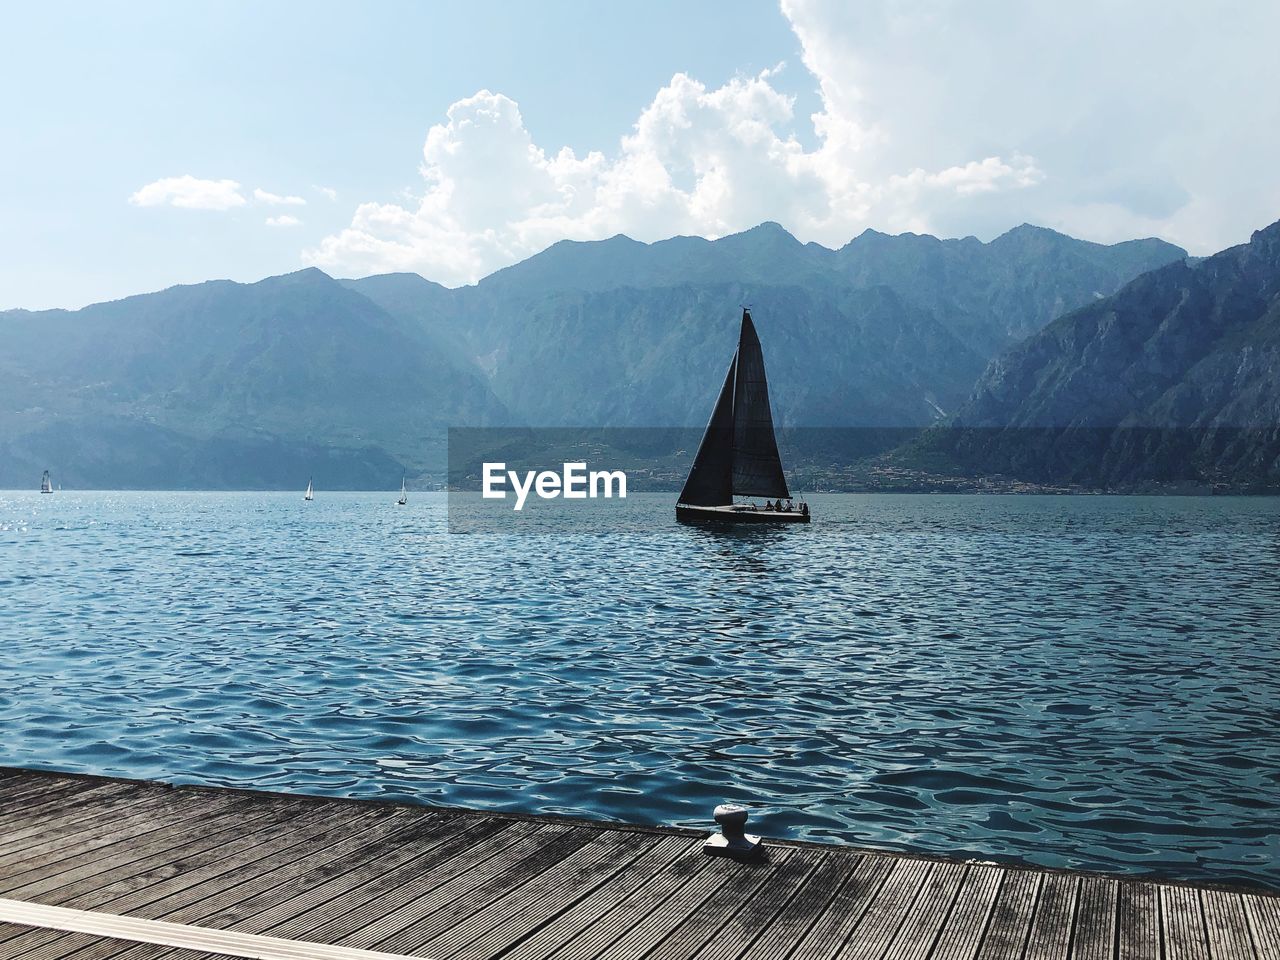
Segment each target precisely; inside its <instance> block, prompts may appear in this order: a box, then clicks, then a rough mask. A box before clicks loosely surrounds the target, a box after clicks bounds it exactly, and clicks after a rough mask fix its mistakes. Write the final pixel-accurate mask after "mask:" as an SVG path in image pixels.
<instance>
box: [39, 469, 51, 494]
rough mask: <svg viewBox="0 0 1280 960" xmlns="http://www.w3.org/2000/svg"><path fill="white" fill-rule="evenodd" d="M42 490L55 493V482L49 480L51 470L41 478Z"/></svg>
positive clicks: (42, 491)
mask: <svg viewBox="0 0 1280 960" xmlns="http://www.w3.org/2000/svg"><path fill="white" fill-rule="evenodd" d="M40 492H41V493H53V484H52V483H50V482H49V471H48V470H46V471H45V472H44V476H43V477H41V478H40Z"/></svg>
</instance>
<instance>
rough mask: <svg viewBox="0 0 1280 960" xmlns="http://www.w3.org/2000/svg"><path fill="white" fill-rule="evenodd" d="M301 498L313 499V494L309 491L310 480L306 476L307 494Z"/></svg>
mask: <svg viewBox="0 0 1280 960" xmlns="http://www.w3.org/2000/svg"><path fill="white" fill-rule="evenodd" d="M302 499H303V500H314V499H315V496H314V495H313V494H312V493H311V480H310V479H309V478H308V480H307V494H306V496H304V497H303V498H302Z"/></svg>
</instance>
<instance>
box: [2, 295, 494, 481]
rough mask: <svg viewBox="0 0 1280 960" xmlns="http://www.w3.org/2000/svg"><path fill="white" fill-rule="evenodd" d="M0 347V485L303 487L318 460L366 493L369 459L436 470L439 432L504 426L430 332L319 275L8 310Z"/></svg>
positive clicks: (386, 469) (485, 394) (483, 392)
mask: <svg viewBox="0 0 1280 960" xmlns="http://www.w3.org/2000/svg"><path fill="white" fill-rule="evenodd" d="M0 336H2V337H3V342H4V345H5V350H4V351H3V353H0V444H2V446H0V450H2V451H3V454H4V456H3V460H2V461H0V482H4V483H23V485H26V484H28V483H29V480H28V477H29V475H30V473H31V470H32V469H37V472H38V469H43V467H44V466H50V467H55V466H56V467H58V468H59V469H58V473H59V476H60V477H61V478H62V479H63V480H64V481H66V482H68V483H71V484H74V485H77V486H80V485H86V484H94V485H98V484H101V485H116V484H119V485H127V486H173V485H178V486H188V485H192V486H236V485H241V484H265V485H271V486H274V485H278V484H280V483H291V484H293V485H299V484H303V483H305V481H306V473H307V472H309V471H308V470H307V468H306V465H307V464H308V463H310V464H313V465H314V464H316V463H323V464H326V465H327V468H328V471H327V472H328V475H329V476H328V478H327V479H330V481H331V482H335V478H337V477H341V478H343V480H342V481H336V482H346V483H366V484H367V483H369V482H370V481H371V480H372V477H371V476H369V472H368V470H366V467H368V466H369V465H371V464H373V465H376V467H377V469H378V470H379V471H380V472H381V473H385V474H398V473H399V472H400V470H401V464H403V465H405V466H406V467H407V468H409V469H413V468H415V467H417V466H418V465H419V464H420V463H422V462H424V461H427V460H431V461H434V460H436V459H438V456H439V448H440V433H441V431H442V430H443V428H444V427H446V426H447V425H448V424H450V423H454V422H457V421H458V420H459V419H463V420H465V421H467V422H476V423H488V422H491V421H493V420H495V419H496V420H498V421H502V420H504V419H506V417H507V413H506V411H505V410H504V409H503V407H502V405H501V404H500V403H499V402H498V401H497V400H496V399H495V398H494V397H493V395H492V393H491V391H490V390H489V389H488V387H487V386H486V385H485V383H484V382H483V379H482V378H481V377H480V376H479V375H478V374H477V373H476V372H474V371H473V370H470V369H468V368H467V367H466V366H464V365H459V364H458V363H456V362H455V361H453V360H451V359H450V358H449V355H448V350H447V349H446V348H444V347H442V346H439V345H436V344H434V343H433V342H432V339H431V337H430V335H429V334H428V333H426V332H424V331H423V330H421V329H420V328H419V327H416V326H407V325H405V324H404V323H402V322H401V321H400V320H398V319H396V318H394V317H392V316H391V315H390V314H388V313H387V312H386V311H384V310H382V309H381V308H379V307H378V306H377V305H375V304H374V303H373V302H371V301H370V300H369V299H368V298H366V297H364V296H361V295H359V294H356V293H353V292H351V291H350V290H348V289H347V288H346V287H344V286H343V285H341V284H339V283H338V282H336V281H334V280H332V279H331V278H329V277H328V276H326V275H325V274H324V273H322V272H320V271H319V270H303V271H300V272H298V273H293V274H288V275H286V276H282V277H273V278H271V279H268V280H263V281H262V282H260V283H255V284H237V283H231V282H229V281H213V282H210V283H203V284H198V285H195V286H187V287H173V288H171V289H168V290H164V291H161V292H159V293H154V294H146V295H143V296H137V297H130V298H128V299H126V300H119V301H115V302H112V303H104V304H97V305H94V306H91V307H86V308H85V309H83V310H78V311H75V312H68V311H61V310H51V311H42V312H38V313H29V312H26V311H10V312H8V313H3V314H0ZM81 450H83V451H86V453H85V454H84V455H82V454H80V453H79V452H78V451H81ZM88 451H92V453H91V454H90V453H88ZM247 451H254V452H255V453H254V454H253V455H249V453H248V452H247ZM50 461H52V462H50ZM273 461H275V462H273ZM285 469H288V470H289V472H290V476H289V478H285V477H284V476H282V475H281V474H282V473H283V471H284V470H285ZM393 479H397V480H398V478H397V477H391V476H387V477H386V479H385V480H384V482H386V483H390V482H391V481H392V480H393Z"/></svg>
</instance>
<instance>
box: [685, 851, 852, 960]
mask: <svg viewBox="0 0 1280 960" xmlns="http://www.w3.org/2000/svg"><path fill="white" fill-rule="evenodd" d="M801 853H802V854H803V856H797V857H792V858H791V860H790V861H789V862H788V863H787V864H786V866H784V867H782V868H781V869H779V870H778V871H777V872H776V873H774V874H773V875H772V876H771V877H769V878H768V879H767V880H765V882H764V883H763V884H761V886H760V887H758V888H757V890H756V892H755V893H754V894H753V895H752V896H750V897H748V898H746V899H744V900H743V901H742V902H741V903H740V904H739V906H738V908H737V909H736V910H734V911H732V912H731V913H730V914H729V916H728V917H727V918H726V920H725V922H724V923H723V924H721V925H720V927H719V928H718V929H713V930H710V932H709V935H705V938H704V940H703V943H702V945H701V946H700V947H699V948H698V949H697V951H696V953H687V954H686V953H682V952H680V951H679V948H676V950H677V953H676V955H677V956H681V957H683V956H691V957H697V958H698V960H736V958H738V957H740V956H741V955H742V954H743V953H745V952H746V951H747V950H749V949H750V948H751V947H752V946H753V945H754V944H756V943H757V942H758V941H759V940H760V938H761V937H762V936H763V935H765V934H766V933H767V932H768V931H769V930H771V929H772V928H773V925H774V924H775V923H776V922H777V920H778V917H779V916H780V915H781V914H782V913H783V912H784V911H786V910H787V909H788V908H789V907H791V905H792V904H793V903H794V902H795V899H796V897H797V895H798V894H799V893H800V892H801V891H802V890H804V889H805V888H806V887H807V886H808V885H809V883H810V882H811V881H812V880H813V876H814V874H815V873H816V872H817V871H818V870H819V869H820V868H821V867H823V866H824V865H825V864H826V863H828V862H829V861H831V860H832V859H837V858H839V855H838V854H837V855H835V856H833V855H831V854H828V853H826V852H822V851H813V850H804V851H801ZM827 892H828V893H830V891H827ZM797 909H799V908H797ZM794 916H795V915H794V914H793V918H794ZM807 919H808V920H810V921H811V920H812V919H813V918H812V915H810V916H809V917H808V918H807ZM688 926H689V927H691V928H692V929H697V926H702V925H701V924H698V925H694V924H689V925H688ZM705 926H707V927H710V926H712V924H707V925H705ZM704 933H705V931H704ZM677 936H678V937H679V936H685V931H683V930H682V931H680V933H679V934H678V935H677ZM674 939H676V938H673V940H674ZM689 939H690V940H696V937H690V938H689ZM792 942H793V943H794V942H795V941H794V940H793V941H792Z"/></svg>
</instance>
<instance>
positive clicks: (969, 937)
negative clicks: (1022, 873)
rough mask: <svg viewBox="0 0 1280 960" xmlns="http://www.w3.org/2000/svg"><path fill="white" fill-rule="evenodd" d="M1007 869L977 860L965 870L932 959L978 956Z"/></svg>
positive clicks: (957, 958)
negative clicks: (958, 891) (977, 861)
mask: <svg viewBox="0 0 1280 960" xmlns="http://www.w3.org/2000/svg"><path fill="white" fill-rule="evenodd" d="M1004 877H1005V871H1004V870H1001V869H1000V868H999V867H997V866H994V865H993V864H989V863H977V864H973V865H972V866H970V867H969V870H968V872H967V873H966V874H965V878H964V883H963V884H962V885H961V887H960V894H959V896H957V897H956V902H955V906H954V907H952V908H951V914H950V915H949V916H948V917H947V919H946V922H945V923H943V925H942V929H941V930H940V931H939V932H938V940H937V943H936V944H935V946H934V948H933V955H932V958H931V960H974V958H975V957H976V956H977V955H978V948H979V947H980V946H982V937H983V934H985V933H986V930H987V923H988V921H989V920H990V917H991V912H992V910H993V909H994V908H995V903H996V898H997V897H998V896H999V894H1000V886H1001V884H1002V883H1003V882H1004Z"/></svg>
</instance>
